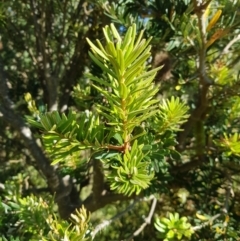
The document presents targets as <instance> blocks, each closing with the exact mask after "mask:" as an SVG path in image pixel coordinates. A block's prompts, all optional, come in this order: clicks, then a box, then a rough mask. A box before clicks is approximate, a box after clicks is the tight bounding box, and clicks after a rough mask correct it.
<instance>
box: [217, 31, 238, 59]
mask: <svg viewBox="0 0 240 241" xmlns="http://www.w3.org/2000/svg"><path fill="white" fill-rule="evenodd" d="M239 40H240V34H238V35H237V36H236V37H235V38H234V39H232V40H231V41H230V42H229V43H228V44H227V45H226V47H225V48H224V49H223V51H222V52H221V53H220V56H221V55H223V54H227V53H228V52H229V49H230V48H231V47H232V45H234V44H235V43H236V42H237V41H239ZM220 56H218V58H219V57H220Z"/></svg>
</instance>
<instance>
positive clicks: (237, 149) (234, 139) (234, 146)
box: [215, 133, 240, 156]
mask: <svg viewBox="0 0 240 241" xmlns="http://www.w3.org/2000/svg"><path fill="white" fill-rule="evenodd" d="M215 143H216V144H217V145H218V146H221V147H223V148H224V149H226V154H227V155H229V156H230V155H236V156H240V135H239V134H238V133H234V134H233V135H229V136H228V135H227V134H226V133H224V137H223V138H222V139H221V140H219V141H216V142H215Z"/></svg>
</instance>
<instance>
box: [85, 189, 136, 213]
mask: <svg viewBox="0 0 240 241" xmlns="http://www.w3.org/2000/svg"><path fill="white" fill-rule="evenodd" d="M134 197H135V196H124V195H122V194H115V193H107V194H106V193H104V192H102V195H101V196H100V197H99V199H98V201H97V202H95V200H94V195H93V194H91V195H90V196H88V197H87V198H86V199H85V200H84V201H83V205H84V206H85V208H86V209H87V210H88V211H90V212H91V213H92V212H95V211H96V210H98V209H100V208H103V207H105V206H106V205H107V204H110V203H113V202H116V201H125V200H130V199H133V198H134Z"/></svg>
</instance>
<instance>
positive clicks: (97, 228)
mask: <svg viewBox="0 0 240 241" xmlns="http://www.w3.org/2000/svg"><path fill="white" fill-rule="evenodd" d="M141 200H142V199H140V198H138V199H136V200H135V201H134V202H133V203H132V204H130V205H129V206H128V207H127V208H126V209H125V210H124V211H122V212H120V213H118V214H117V215H116V216H114V217H113V218H111V219H109V220H105V221H103V222H102V223H100V224H99V225H97V226H96V228H95V229H94V230H93V232H92V238H93V239H94V237H95V236H96V234H97V233H99V232H100V231H101V230H103V229H104V228H106V227H107V226H109V225H110V224H111V223H112V222H114V221H115V220H117V219H119V218H121V217H122V216H123V215H124V214H125V213H127V212H129V211H131V210H132V209H133V207H134V206H135V205H136V203H138V202H140V201H141Z"/></svg>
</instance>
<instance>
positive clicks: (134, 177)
mask: <svg viewBox="0 0 240 241" xmlns="http://www.w3.org/2000/svg"><path fill="white" fill-rule="evenodd" d="M142 148H143V145H138V143H137V141H134V144H133V146H132V148H131V151H128V150H127V151H126V152H125V153H124V155H123V158H121V157H120V158H119V164H120V165H119V166H112V168H113V171H112V172H111V173H110V174H109V176H108V179H109V180H110V182H111V184H110V187H111V189H112V190H116V191H117V192H118V193H123V194H125V195H129V196H130V195H131V194H133V193H136V194H139V193H140V192H141V191H142V190H143V189H146V188H148V187H149V186H150V184H151V180H152V179H153V177H154V173H153V172H150V170H149V165H150V163H149V162H148V161H147V160H144V154H143V153H142Z"/></svg>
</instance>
